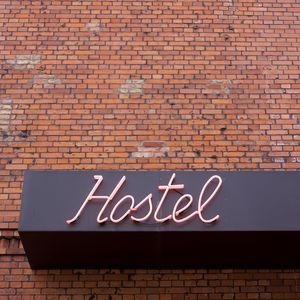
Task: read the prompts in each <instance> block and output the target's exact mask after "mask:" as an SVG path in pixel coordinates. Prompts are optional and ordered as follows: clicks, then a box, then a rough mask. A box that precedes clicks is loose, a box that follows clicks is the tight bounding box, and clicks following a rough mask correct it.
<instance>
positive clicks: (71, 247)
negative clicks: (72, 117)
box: [19, 171, 300, 268]
mask: <svg viewBox="0 0 300 300" xmlns="http://www.w3.org/2000/svg"><path fill="white" fill-rule="evenodd" d="M299 174H300V173H299V172H212V171H210V172H189V171H180V172H172V171H170V172H137V171H135V172H129V171H127V172H121V171H117V172H116V171H114V172H113V171H27V172H26V173H25V182H24V188H23V199H22V209H21V217H20V226H19V232H20V236H21V239H22V242H23V245H24V249H25V251H26V254H27V256H28V259H29V263H30V265H31V267H32V268H79V267H82V268H99V267H102V268H111V267H113V268H182V267H185V268H199V267H200V268H204V267H213V268H215V267H218V268H221V267H226V268H228V267H229V268H235V267H237V268H241V267H299V266H300V256H299V253H300V184H299V183H300V176H299Z"/></svg>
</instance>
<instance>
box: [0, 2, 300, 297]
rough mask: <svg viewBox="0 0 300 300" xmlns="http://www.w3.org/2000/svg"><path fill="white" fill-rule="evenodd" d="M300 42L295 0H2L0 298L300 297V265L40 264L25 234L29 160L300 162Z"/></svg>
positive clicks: (238, 165)
mask: <svg viewBox="0 0 300 300" xmlns="http://www.w3.org/2000/svg"><path fill="white" fill-rule="evenodd" d="M299 49H300V3H299V1H297V0H280V1H279V0H259V1H253V0H222V1H217V0H209V1H208V0H204V1H193V0H172V1H171V0H170V1H162V0H155V1H154V0H153V1H136V0H119V1H117V0H106V1H102V0H92V1H90V0H84V1H79V0H78V1H73V0H64V1H62V0H35V1H27V0H18V1H16V0H1V1H0V64H1V65H0V67H1V68H0V133H1V136H0V147H1V151H0V299H1V300H2V299H35V300H38V299H40V300H44V299H52V300H56V299H59V300H69V299H70V300H71V299H72V300H79V299H88V300H93V299H108V300H110V299H118V300H119V299H120V300H121V299H122V300H127V299H133V298H135V299H141V300H144V299H145V300H146V299H147V300H151V299H165V300H168V299H280V300H281V299H298V300H299V299H300V270H201V269H200V270H160V271H157V270H43V271H32V270H31V269H30V268H29V266H28V263H27V260H26V257H25V256H24V253H23V249H22V245H21V244H20V241H19V237H18V233H17V226H18V217H19V209H20V202H21V200H20V193H21V189H22V181H23V171H24V170H26V169H63V170H69V169H71V170H77V169H124V170H125V169H126V170H140V169H143V170H153V169H155V170H165V169H167V170H170V169H174V170H175V169H177V170H187V169H188V170H249V169H251V170H271V169H272V170H278V171H280V170H297V169H298V168H299V166H300V145H299V140H300V139H299V133H300V121H299V118H300V100H299V99H300V98H299V97H300V96H299V92H300V52H299ZM253 246H257V245H253ZM237 247H238V244H237Z"/></svg>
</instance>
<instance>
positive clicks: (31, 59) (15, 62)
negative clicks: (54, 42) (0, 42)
mask: <svg viewBox="0 0 300 300" xmlns="http://www.w3.org/2000/svg"><path fill="white" fill-rule="evenodd" d="M40 61H41V56H40V55H36V54H33V55H16V57H15V58H14V59H11V60H7V63H8V64H10V65H12V66H13V68H14V69H16V70H27V69H33V68H34V67H35V66H36V65H37V64H39V63H40Z"/></svg>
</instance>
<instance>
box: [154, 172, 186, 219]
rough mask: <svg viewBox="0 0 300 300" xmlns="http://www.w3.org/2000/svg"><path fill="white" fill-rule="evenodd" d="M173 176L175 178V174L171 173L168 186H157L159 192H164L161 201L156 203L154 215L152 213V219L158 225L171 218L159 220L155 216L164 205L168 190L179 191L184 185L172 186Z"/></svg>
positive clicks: (169, 216)
mask: <svg viewBox="0 0 300 300" xmlns="http://www.w3.org/2000/svg"><path fill="white" fill-rule="evenodd" d="M175 176H176V174H175V173H173V174H172V177H171V179H170V181H169V183H168V185H160V186H158V189H159V190H165V192H164V194H163V195H162V197H161V199H160V201H159V203H158V206H157V208H156V210H155V213H154V219H155V221H156V222H158V223H162V222H165V221H167V220H170V219H171V218H172V215H168V216H166V217H164V218H159V217H158V216H157V215H158V213H159V211H160V209H161V206H162V205H163V203H164V201H165V199H166V197H167V194H168V192H169V191H170V190H181V189H183V188H184V184H174V185H172V182H173V180H174V179H175Z"/></svg>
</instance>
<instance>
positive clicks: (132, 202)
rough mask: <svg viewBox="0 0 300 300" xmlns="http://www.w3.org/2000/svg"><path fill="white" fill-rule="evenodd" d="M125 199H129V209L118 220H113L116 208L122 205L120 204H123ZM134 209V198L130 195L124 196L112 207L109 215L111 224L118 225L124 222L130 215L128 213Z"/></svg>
mask: <svg viewBox="0 0 300 300" xmlns="http://www.w3.org/2000/svg"><path fill="white" fill-rule="evenodd" d="M126 199H130V200H131V205H130V208H129V209H128V210H127V211H126V212H125V213H124V214H123V215H122V216H121V217H120V218H119V219H115V218H114V214H115V212H116V210H117V208H118V207H119V206H120V205H121V204H122V202H125V201H126ZM133 207H134V198H133V197H132V196H130V195H127V196H124V197H123V198H122V199H121V200H119V201H118V203H117V204H116V205H115V206H114V208H113V210H112V211H111V213H110V219H111V221H112V222H113V223H119V222H121V221H122V220H124V219H125V218H126V217H127V216H128V215H129V213H130V211H131V210H132V209H133Z"/></svg>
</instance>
